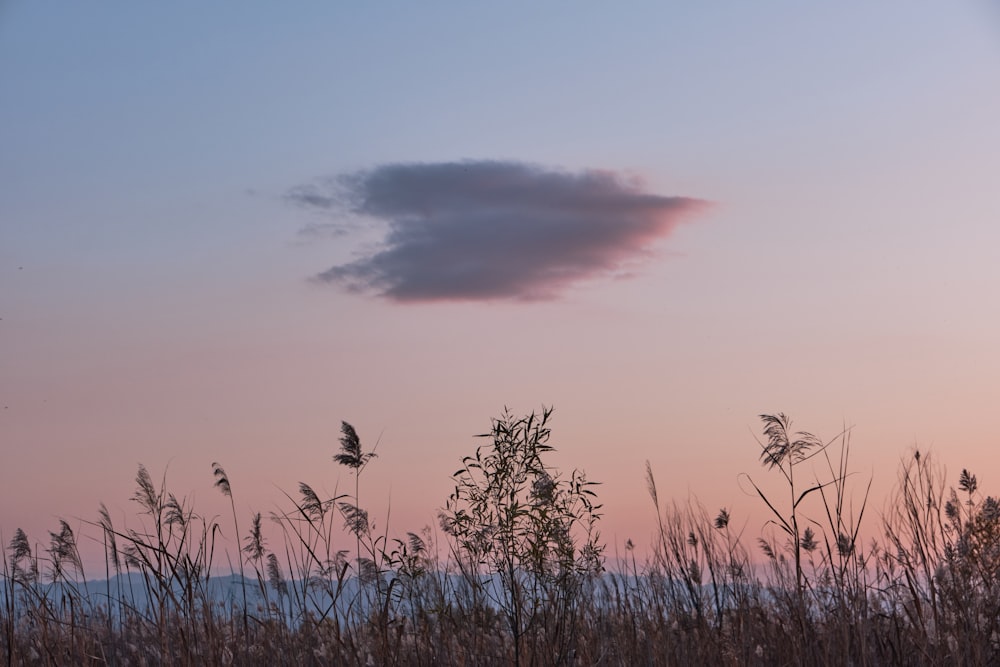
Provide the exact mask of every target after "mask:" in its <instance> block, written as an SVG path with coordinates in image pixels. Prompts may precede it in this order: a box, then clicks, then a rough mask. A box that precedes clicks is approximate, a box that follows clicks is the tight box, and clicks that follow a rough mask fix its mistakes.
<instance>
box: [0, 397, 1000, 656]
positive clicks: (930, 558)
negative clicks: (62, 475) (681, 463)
mask: <svg viewBox="0 0 1000 667" xmlns="http://www.w3.org/2000/svg"><path fill="white" fill-rule="evenodd" d="M550 415H551V411H550V410H542V411H541V412H540V413H533V414H530V415H527V416H523V417H521V416H515V415H511V414H509V413H504V414H503V415H501V416H500V417H498V418H496V419H494V420H492V426H491V430H490V431H489V432H488V433H486V434H484V436H483V440H482V443H483V444H482V445H481V446H480V447H479V448H478V449H477V450H476V451H475V452H474V453H472V454H471V455H470V456H468V457H467V458H465V459H464V460H463V461H462V462H461V468H460V469H459V470H457V471H456V472H455V474H454V476H453V477H454V483H455V486H454V492H453V493H452V494H451V496H450V497H449V498H447V499H445V500H444V503H443V509H442V511H441V514H440V522H441V527H440V530H439V531H430V530H425V531H422V532H420V533H406V534H404V535H401V536H394V535H386V534H380V533H379V532H378V531H376V530H374V529H373V526H372V523H371V522H370V521H369V518H368V513H367V512H366V510H365V509H364V504H363V500H364V498H363V491H364V487H363V482H364V475H363V473H364V470H365V468H366V467H367V466H368V465H370V464H372V463H373V461H374V460H375V459H374V453H372V452H368V451H365V450H364V449H363V447H362V445H361V441H360V439H359V437H358V435H357V433H356V432H355V431H354V429H353V428H352V427H351V426H350V425H349V424H347V423H344V424H343V428H342V437H341V449H340V451H339V452H337V453H336V454H335V456H334V459H335V461H336V463H337V464H339V465H342V466H345V467H346V468H348V469H349V471H350V472H351V474H352V476H353V479H352V481H353V489H352V491H351V493H349V494H346V495H342V496H339V497H336V498H322V497H320V496H319V495H317V493H316V492H315V491H314V490H313V489H312V488H310V487H309V486H308V485H306V484H302V485H300V488H299V489H298V491H297V493H296V494H294V495H293V494H288V495H287V497H286V499H285V500H286V501H287V511H283V512H275V513H273V514H272V515H271V516H270V517H262V516H261V515H260V514H254V515H252V516H249V517H244V516H239V515H238V513H237V511H236V509H235V508H236V504H235V502H232V503H231V506H232V508H233V512H232V516H231V517H228V518H226V519H223V520H221V521H225V523H226V525H225V530H227V531H228V530H232V531H235V532H236V534H238V535H241V536H243V537H242V538H241V542H240V551H239V553H229V552H226V551H225V549H224V547H223V545H222V543H221V538H220V537H219V534H220V532H221V531H222V529H223V526H222V525H220V523H219V521H220V520H217V519H209V518H206V517H203V516H201V515H199V514H198V513H197V512H196V510H195V508H193V507H190V506H188V505H187V504H186V502H185V501H184V500H183V499H179V498H178V497H177V496H175V495H174V494H173V493H171V492H170V490H169V489H168V488H167V486H166V483H165V481H164V482H163V483H161V484H156V483H154V481H153V478H152V476H151V475H150V473H149V472H148V471H147V470H146V469H145V468H143V467H141V466H140V468H139V470H138V473H137V476H136V491H135V495H134V497H133V500H134V501H136V503H137V504H138V507H139V511H138V513H137V516H136V518H135V522H134V524H133V525H132V526H121V525H116V524H114V523H113V522H112V520H111V517H110V515H109V513H108V511H107V510H106V509H105V508H104V507H103V506H102V507H101V508H100V509H99V512H98V517H99V518H98V519H97V520H96V521H94V522H93V524H92V525H91V526H90V527H91V528H92V529H93V531H94V533H95V535H97V536H99V537H98V539H99V540H101V541H102V543H103V544H104V547H105V549H104V552H105V555H106V558H105V562H104V564H103V570H104V571H103V572H102V573H101V577H102V578H101V579H100V580H97V579H94V578H93V576H94V573H93V572H87V573H85V572H84V564H83V562H82V559H81V557H80V551H79V549H78V539H79V538H78V536H77V535H75V534H74V532H73V530H72V529H71V528H70V526H69V524H68V523H66V522H61V524H60V526H59V528H58V530H57V531H55V532H52V533H50V535H49V536H48V538H47V540H46V543H47V544H44V545H43V544H39V543H34V542H33V541H32V540H31V539H30V538H29V536H28V535H26V534H24V533H23V532H22V531H20V530H19V529H18V530H16V531H15V532H14V533H13V536H12V537H10V538H9V542H8V544H6V545H5V546H6V553H5V558H4V560H3V569H2V571H0V602H2V605H0V649H2V655H3V656H4V659H5V661H6V664H8V665H29V664H30V665H33V664H51V665H66V664H92V665H103V664H114V665H124V664H129V665H160V664H192V665H194V664H221V665H226V664H236V665H258V664H259V665H274V664H283V665H307V664H353V665H438V664H449V665H490V664H513V665H697V664H705V665H709V664H710V665H782V664H784V665H889V664H896V665H939V664H940V665H945V664H948V665H951V664H965V665H979V664H982V665H986V664H997V663H998V661H1000V634H998V632H1000V627H998V626H1000V622H998V621H1000V504H998V502H997V501H996V500H995V499H994V498H992V497H989V496H984V495H983V494H982V493H981V492H980V489H979V483H978V480H977V479H976V477H975V475H973V474H971V473H970V472H968V471H966V470H962V471H961V474H960V475H958V476H957V479H955V480H948V479H945V477H944V475H943V472H942V470H943V468H942V467H941V466H940V465H939V464H938V463H937V462H936V461H934V460H932V458H931V457H930V456H929V455H927V454H926V453H921V452H919V451H917V450H913V451H912V452H910V453H909V454H908V455H906V457H905V458H904V460H903V461H902V463H901V466H900V470H899V473H898V484H897V487H896V490H895V492H894V495H893V497H892V500H891V502H890V503H889V505H888V507H889V509H888V511H885V512H883V513H882V515H881V516H878V517H875V516H873V512H871V511H866V510H867V509H868V497H867V490H866V486H867V485H868V484H869V483H870V481H869V480H864V479H859V478H858V477H857V476H856V475H852V474H851V470H850V438H849V433H843V434H840V435H839V436H837V437H835V438H834V439H833V440H830V441H823V440H820V439H819V438H817V437H815V436H813V435H812V434H810V433H805V432H796V431H793V430H792V425H791V422H790V420H789V419H788V418H787V417H785V416H784V415H780V414H779V415H763V416H762V433H761V438H760V440H759V444H760V448H759V455H760V463H761V465H762V466H763V468H764V471H763V472H764V474H768V475H778V476H780V477H781V478H782V479H783V480H784V483H785V484H786V487H787V495H784V496H783V497H782V498H776V497H772V496H769V495H767V494H766V493H764V492H763V491H761V490H759V489H758V490H757V492H758V495H759V499H760V502H761V503H763V505H764V506H765V507H766V508H767V511H768V512H769V513H770V515H771V518H772V523H771V525H772V526H773V529H774V530H773V532H772V533H770V534H767V535H768V536H766V537H757V536H754V537H752V538H748V537H746V536H745V535H744V533H745V532H749V531H745V530H743V531H740V530H737V529H735V528H734V525H735V522H734V520H733V518H732V517H731V515H730V512H729V511H727V510H725V509H722V510H719V511H712V512H709V511H707V510H706V509H704V508H703V507H701V506H699V505H698V504H697V503H696V502H687V503H685V504H677V503H675V502H671V501H668V500H665V499H663V498H661V497H660V495H659V493H658V490H657V488H656V482H655V479H654V476H653V472H652V470H650V469H649V468H648V466H647V478H646V484H647V487H648V490H649V493H650V498H651V501H652V502H653V503H654V504H655V506H656V509H657V516H658V517H659V518H658V524H657V525H656V527H655V530H656V535H657V536H658V539H657V544H656V546H655V548H654V549H653V551H652V553H650V554H649V555H647V556H642V557H639V556H637V555H636V553H635V551H634V549H632V546H631V544H625V545H622V546H621V548H620V550H616V553H615V554H613V557H609V554H608V553H607V546H606V545H605V544H604V543H603V542H602V540H601V536H600V532H599V527H600V515H601V506H600V503H599V499H598V493H597V486H596V485H595V484H594V482H592V481H590V480H589V479H588V478H587V477H586V475H584V473H582V472H580V471H572V472H570V473H568V474H564V473H561V472H559V471H557V470H554V469H552V468H550V467H549V466H547V465H546V463H545V460H544V459H545V455H546V453H547V452H549V451H551V447H550V446H549V445H548V444H547V441H548V438H549V434H550V431H549V428H550V427H549V421H550ZM816 470H820V471H825V472H824V474H820V475H818V476H817V474H816V472H815V471H816ZM213 473H214V476H215V485H216V487H217V489H218V490H219V492H220V493H222V494H224V495H225V496H227V497H228V498H229V499H230V501H232V499H233V494H234V486H235V484H234V483H233V482H231V480H230V479H229V477H228V476H227V474H226V471H225V469H224V467H223V466H221V465H218V464H216V465H215V466H214V470H213ZM754 488H755V489H756V488H757V487H754ZM268 524H270V525H271V528H270V530H271V531H272V532H273V534H275V535H279V536H280V539H271V540H270V541H268V540H266V539H265V537H264V535H265V533H268V529H267V528H266V526H267V525H268ZM863 524H864V525H865V530H866V533H865V534H873V535H878V536H879V537H878V538H877V539H871V540H870V541H869V542H867V543H863V542H862V540H861V539H860V537H859V536H860V535H861V534H862V533H861V527H862V525H863ZM269 534H270V533H269ZM345 536H346V537H345ZM87 575H90V576H89V577H88V576H87Z"/></svg>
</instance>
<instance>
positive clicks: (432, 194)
mask: <svg viewBox="0 0 1000 667" xmlns="http://www.w3.org/2000/svg"><path fill="white" fill-rule="evenodd" d="M286 199H287V200H288V201H290V202H292V203H293V204H296V205H298V206H300V207H303V208H305V209H311V210H319V211H326V212H333V213H337V214H346V213H353V214H360V215H363V216H367V217H369V218H375V219H378V220H381V221H383V222H384V223H386V224H387V226H388V231H387V233H386V236H385V238H384V239H383V241H382V242H381V244H379V246H377V247H376V248H375V249H374V250H372V251H371V252H369V253H367V254H364V255H362V256H360V257H359V258H358V259H356V260H354V261H351V262H349V263H346V264H339V265H336V266H333V267H331V268H330V269H328V270H327V271H324V272H323V273H320V274H319V275H317V276H315V280H317V281H320V282H323V283H331V284H335V285H339V286H341V287H343V288H345V289H348V290H350V291H356V292H373V293H375V294H378V295H379V296H382V297H385V298H387V299H390V300H393V301H399V302H419V301H483V300H496V299H521V300H538V299H552V298H555V297H557V296H558V295H559V294H560V293H561V292H562V291H563V290H565V289H566V288H567V287H569V286H570V285H572V284H574V283H577V282H580V281H583V280H586V279H592V278H595V277H599V276H605V275H613V274H615V273H618V272H621V271H622V269H623V268H624V267H626V266H628V265H630V264H633V263H634V262H635V261H636V260H637V259H641V258H645V257H648V256H649V255H650V253H651V250H650V246H651V244H652V243H653V242H654V241H656V240H658V239H661V238H664V237H666V236H668V235H669V234H670V233H671V232H672V231H673V230H674V229H675V228H676V227H677V225H678V224H679V223H680V222H681V221H682V220H683V219H684V218H686V217H687V216H688V215H689V214H691V213H693V212H695V211H698V210H700V209H702V208H704V207H705V206H706V202H704V201H702V200H698V199H690V198H687V197H666V196H661V195H656V194H650V193H648V192H645V191H644V190H643V188H642V186H641V184H639V183H638V182H636V181H635V180H634V179H632V180H630V179H627V178H625V177H623V176H622V175H620V174H618V173H616V172H612V171H598V170H588V171H582V172H566V171H562V170H557V169H546V168H542V167H537V166H533V165H528V164H523V163H520V162H500V161H475V162H473V161H468V162H446V163H436V164H423V163H415V164H387V165H382V166H379V167H376V168H374V169H371V170H368V171H361V172H356V173H352V174H346V175H343V176H340V177H338V178H335V179H331V180H329V181H326V182H325V183H323V184H322V185H321V186H317V185H310V186H303V187H300V188H295V189H293V190H291V191H290V192H289V193H288V194H287V195H286Z"/></svg>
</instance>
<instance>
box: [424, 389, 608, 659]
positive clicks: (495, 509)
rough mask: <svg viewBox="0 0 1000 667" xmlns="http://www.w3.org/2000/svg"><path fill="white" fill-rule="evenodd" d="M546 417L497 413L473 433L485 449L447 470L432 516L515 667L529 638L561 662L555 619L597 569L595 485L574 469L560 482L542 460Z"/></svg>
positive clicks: (547, 413)
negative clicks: (507, 640)
mask: <svg viewBox="0 0 1000 667" xmlns="http://www.w3.org/2000/svg"><path fill="white" fill-rule="evenodd" d="M551 415H552V409H551V408H543V410H542V412H541V414H536V413H534V412H532V413H531V414H529V415H527V416H525V417H514V416H513V415H512V414H511V413H510V412H509V411H506V410H505V411H504V413H503V415H502V416H501V417H500V418H499V419H494V420H493V426H492V429H491V431H490V432H489V433H484V434H482V435H480V436H479V437H481V438H485V439H488V440H489V443H488V444H486V445H481V446H479V447H477V448H476V453H475V454H474V455H473V456H467V457H465V458H464V459H463V460H462V468H461V469H459V470H458V471H457V472H455V473H454V475H453V477H454V480H455V490H454V492H453V493H452V494H451V496H450V497H449V499H448V502H447V504H446V506H445V509H444V511H443V512H442V513H441V524H442V527H443V529H444V531H445V532H446V533H447V534H448V535H449V536H450V537H451V538H452V540H453V550H454V553H455V556H456V560H457V561H458V563H459V566H460V567H461V568H462V574H463V575H464V576H465V578H466V580H467V581H469V582H471V583H472V584H473V586H474V589H475V590H476V591H477V594H478V595H480V596H485V597H486V598H488V599H490V600H491V601H492V602H493V603H494V604H496V605H497V607H498V608H499V609H500V610H501V611H502V613H503V616H504V618H505V619H506V622H507V625H508V627H509V629H510V632H511V639H512V642H513V648H514V658H515V660H514V661H515V664H521V659H522V652H523V646H522V644H523V643H524V641H525V638H526V637H528V636H537V635H539V634H541V635H543V637H544V636H545V635H548V636H547V637H545V639H547V640H548V641H549V642H550V645H551V647H552V648H555V649H556V658H555V661H557V662H558V661H559V657H560V655H561V656H562V658H565V655H566V653H565V652H560V651H559V649H560V646H559V644H560V642H562V643H564V644H567V646H565V647H563V648H565V649H566V650H568V640H570V639H571V638H572V632H571V630H570V628H568V627H566V625H565V624H564V623H563V621H564V620H565V619H566V618H569V617H570V616H571V614H570V612H571V610H572V609H573V607H574V605H575V604H576V602H577V600H578V596H579V594H580V591H581V587H582V584H583V582H584V581H585V580H586V578H587V577H589V576H590V575H594V574H597V573H599V572H600V571H601V570H602V568H603V548H604V547H603V545H602V544H601V542H600V539H599V537H600V536H599V534H598V532H597V528H596V525H597V521H598V519H599V518H600V513H599V510H600V508H601V506H600V505H599V504H597V503H596V493H595V492H594V490H593V486H595V484H596V482H590V481H588V480H587V478H586V476H585V474H584V473H583V472H581V471H578V470H574V471H573V473H572V474H571V475H570V477H569V478H562V477H561V476H560V475H559V474H558V473H557V472H556V471H555V470H553V469H552V468H550V467H549V466H547V465H546V464H545V463H544V461H543V460H542V457H543V455H544V454H547V453H549V452H551V451H553V447H552V446H551V445H549V444H548V440H549V436H550V429H549V427H548V422H549V419H550V417H551ZM481 575H485V576H481ZM491 575H496V577H497V578H498V580H499V581H498V584H499V585H498V586H496V585H494V583H496V582H494V581H493V580H492V577H491ZM538 631H541V632H540V633H539V632H538ZM545 631H548V632H545Z"/></svg>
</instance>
